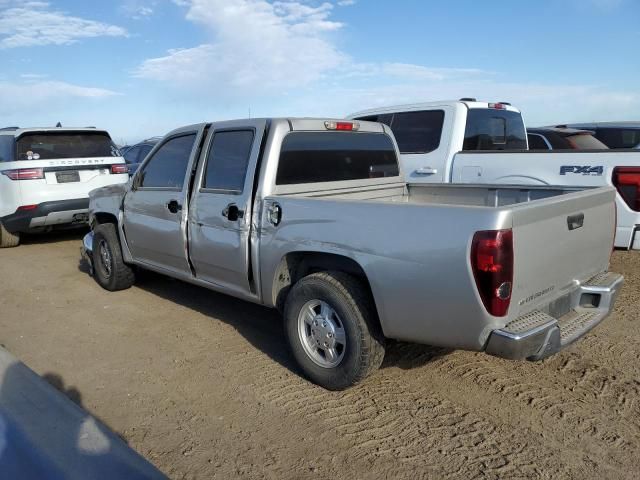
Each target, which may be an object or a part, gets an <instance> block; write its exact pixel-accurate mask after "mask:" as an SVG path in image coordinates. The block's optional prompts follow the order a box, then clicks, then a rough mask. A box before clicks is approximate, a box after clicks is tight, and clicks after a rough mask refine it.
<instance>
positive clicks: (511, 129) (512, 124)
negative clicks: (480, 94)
mask: <svg viewBox="0 0 640 480" xmlns="http://www.w3.org/2000/svg"><path fill="white" fill-rule="evenodd" d="M526 148H527V133H526V130H525V128H524V122H523V121H522V115H520V113H518V112H512V111H509V110H496V109H490V108H472V109H470V110H469V112H468V114H467V126H466V129H465V133H464V145H463V147H462V149H463V150H467V151H469V150H525V149H526Z"/></svg>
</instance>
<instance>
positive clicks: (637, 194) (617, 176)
mask: <svg viewBox="0 0 640 480" xmlns="http://www.w3.org/2000/svg"><path fill="white" fill-rule="evenodd" d="M612 181H613V185H614V186H615V187H616V189H617V190H618V193H619V194H620V196H621V197H622V198H623V199H624V201H625V203H626V204H627V205H629V208H630V209H631V210H634V211H636V212H640V167H616V168H614V169H613V178H612Z"/></svg>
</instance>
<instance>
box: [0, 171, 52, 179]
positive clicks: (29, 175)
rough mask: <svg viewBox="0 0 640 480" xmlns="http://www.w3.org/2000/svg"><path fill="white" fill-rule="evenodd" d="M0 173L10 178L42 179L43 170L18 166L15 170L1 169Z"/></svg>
mask: <svg viewBox="0 0 640 480" xmlns="http://www.w3.org/2000/svg"><path fill="white" fill-rule="evenodd" d="M0 173H2V175H4V176H6V177H9V178H10V179H11V180H42V179H43V178H44V170H43V169H42V168H19V169H17V170H2V172H0Z"/></svg>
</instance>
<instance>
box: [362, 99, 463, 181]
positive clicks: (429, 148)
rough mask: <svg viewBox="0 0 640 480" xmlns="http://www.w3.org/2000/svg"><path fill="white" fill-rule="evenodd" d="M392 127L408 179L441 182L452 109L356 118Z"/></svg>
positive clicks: (452, 120) (442, 108)
mask: <svg viewBox="0 0 640 480" xmlns="http://www.w3.org/2000/svg"><path fill="white" fill-rule="evenodd" d="M356 120H365V121H369V122H380V123H384V124H385V125H387V126H389V127H390V128H391V131H392V132H393V136H394V137H395V139H396V142H397V144H398V149H399V150H400V154H401V155H402V157H401V158H402V168H403V171H404V174H405V176H406V178H407V181H408V182H421V183H442V182H443V181H444V178H445V175H446V172H445V164H446V161H447V152H448V151H449V150H450V142H451V135H450V133H451V131H453V122H454V110H453V108H451V107H450V106H442V107H433V108H431V109H424V110H411V111H405V112H395V113H381V114H376V115H369V116H365V117H358V118H357V119H356Z"/></svg>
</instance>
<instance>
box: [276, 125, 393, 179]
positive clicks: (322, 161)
mask: <svg viewBox="0 0 640 480" xmlns="http://www.w3.org/2000/svg"><path fill="white" fill-rule="evenodd" d="M398 175H400V171H399V167H398V158H397V156H396V151H395V148H394V146H393V142H392V141H391V137H389V136H388V135H386V134H383V133H347V132H293V133H290V134H289V135H287V136H286V137H285V138H284V141H283V142H282V149H281V151H280V163H279V165H278V173H277V175H276V184H277V185H296V184H301V183H318V182H337V181H345V180H364V179H369V178H380V177H396V176H398Z"/></svg>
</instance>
